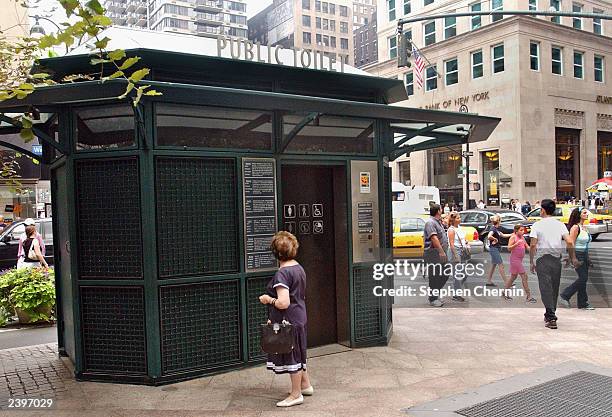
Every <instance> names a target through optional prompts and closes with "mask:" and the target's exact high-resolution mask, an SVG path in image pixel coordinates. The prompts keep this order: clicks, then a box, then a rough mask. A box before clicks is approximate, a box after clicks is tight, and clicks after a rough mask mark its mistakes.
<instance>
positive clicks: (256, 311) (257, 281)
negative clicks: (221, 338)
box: [246, 276, 270, 360]
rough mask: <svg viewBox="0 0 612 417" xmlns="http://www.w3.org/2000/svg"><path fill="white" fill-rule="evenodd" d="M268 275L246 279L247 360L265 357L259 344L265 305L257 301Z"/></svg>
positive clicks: (265, 314)
mask: <svg viewBox="0 0 612 417" xmlns="http://www.w3.org/2000/svg"><path fill="white" fill-rule="evenodd" d="M269 281H270V276H265V277H252V278H248V279H247V299H246V310H247V314H248V326H247V327H248V338H247V340H248V348H249V360H258V359H263V358H264V357H265V353H264V352H262V350H261V346H260V344H259V343H260V339H261V330H260V328H261V324H263V323H265V322H266V321H267V320H268V308H267V306H265V305H263V304H261V303H260V302H259V296H260V295H262V294H264V293H265V292H266V285H267V284H268V282H269Z"/></svg>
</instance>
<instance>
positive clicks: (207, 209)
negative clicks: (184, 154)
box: [156, 158, 239, 278]
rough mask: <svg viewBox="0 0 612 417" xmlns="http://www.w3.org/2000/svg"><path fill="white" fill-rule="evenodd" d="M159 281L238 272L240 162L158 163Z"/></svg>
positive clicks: (192, 160) (183, 160)
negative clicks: (238, 172) (237, 178)
mask: <svg viewBox="0 0 612 417" xmlns="http://www.w3.org/2000/svg"><path fill="white" fill-rule="evenodd" d="M156 200H157V219H158V228H157V250H158V253H159V255H158V259H159V275H160V276H161V277H166V278H168V277H178V276H184V275H194V274H212V273H223V272H235V271H238V268H239V267H238V263H239V256H238V214H237V207H236V204H237V192H236V161H235V160H233V159H210V158H158V159H157V160H156Z"/></svg>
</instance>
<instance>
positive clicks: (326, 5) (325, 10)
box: [321, 1, 329, 13]
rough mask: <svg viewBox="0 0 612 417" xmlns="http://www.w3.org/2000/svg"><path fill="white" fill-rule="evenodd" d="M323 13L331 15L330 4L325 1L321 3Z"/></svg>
mask: <svg viewBox="0 0 612 417" xmlns="http://www.w3.org/2000/svg"><path fill="white" fill-rule="evenodd" d="M321 11H322V12H323V13H329V3H328V2H326V1H324V2H322V3H321Z"/></svg>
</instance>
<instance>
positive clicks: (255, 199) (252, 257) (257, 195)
mask: <svg viewBox="0 0 612 417" xmlns="http://www.w3.org/2000/svg"><path fill="white" fill-rule="evenodd" d="M242 181H243V183H242V190H243V201H244V237H245V256H244V259H245V263H246V265H245V269H246V271H247V272H255V271H264V270H269V269H275V268H277V267H278V264H277V262H276V259H275V258H274V255H272V252H271V251H270V249H269V248H270V242H271V241H272V237H273V236H274V234H275V233H276V231H277V230H278V227H277V224H276V163H275V161H274V159H268V158H243V159H242Z"/></svg>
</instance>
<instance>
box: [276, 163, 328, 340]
mask: <svg viewBox="0 0 612 417" xmlns="http://www.w3.org/2000/svg"><path fill="white" fill-rule="evenodd" d="M281 173H282V174H281V175H282V199H283V224H282V228H283V230H287V231H290V232H291V233H293V234H295V235H296V237H297V238H298V241H299V243H300V249H299V252H298V258H297V261H298V262H299V263H300V264H301V265H302V266H303V267H304V270H305V271H306V280H307V281H306V308H307V313H308V329H307V331H308V346H320V345H325V344H330V343H336V342H337V341H338V333H337V312H336V253H335V239H336V236H335V232H334V167H326V166H312V165H308V166H304V165H299V166H298V165H285V166H283V167H282V170H281Z"/></svg>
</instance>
